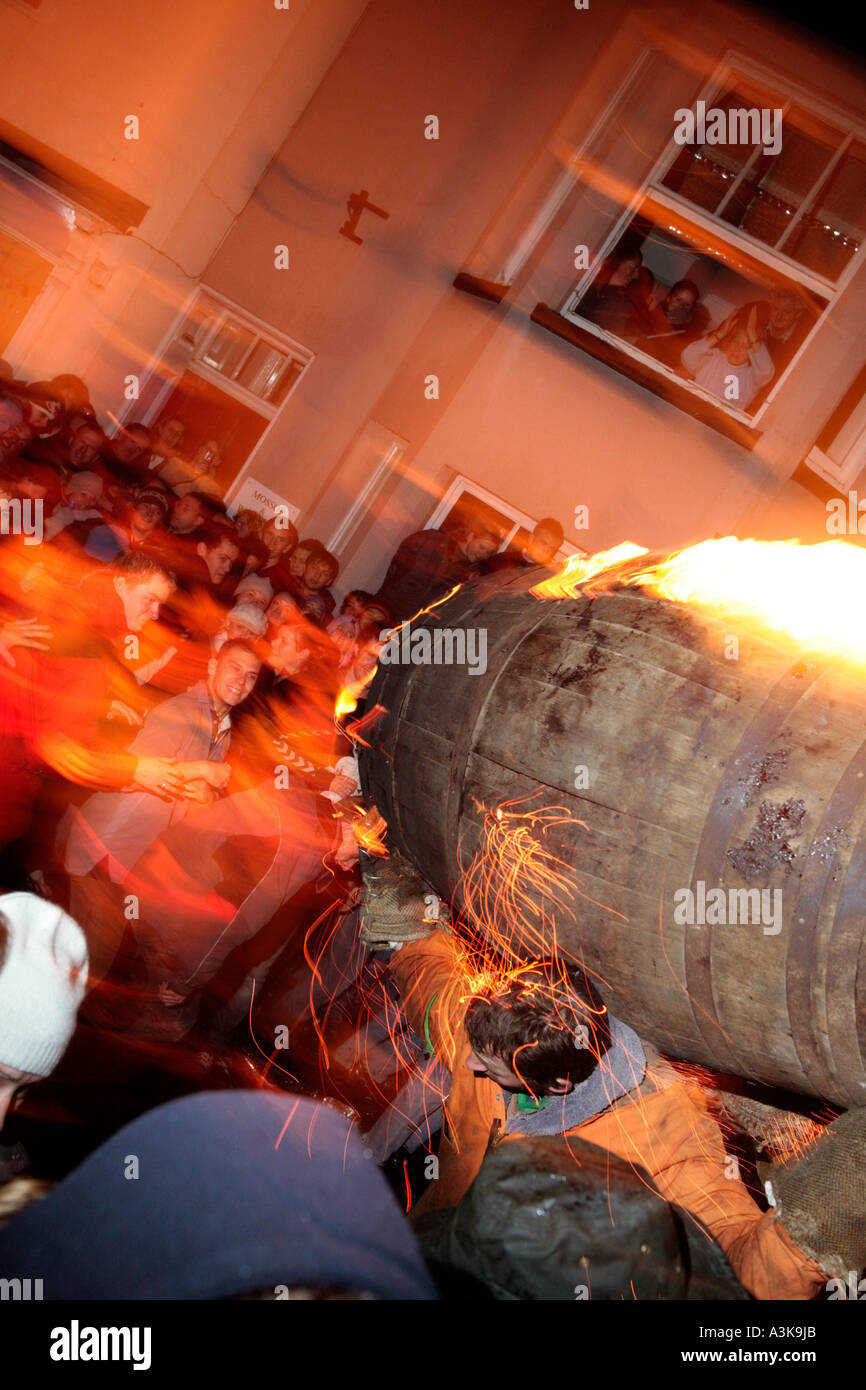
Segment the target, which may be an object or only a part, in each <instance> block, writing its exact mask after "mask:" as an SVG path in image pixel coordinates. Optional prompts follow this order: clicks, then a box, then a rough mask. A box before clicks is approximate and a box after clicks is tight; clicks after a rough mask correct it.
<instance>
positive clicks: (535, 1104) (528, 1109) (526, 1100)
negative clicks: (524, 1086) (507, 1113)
mask: <svg viewBox="0 0 866 1390" xmlns="http://www.w3.org/2000/svg"><path fill="white" fill-rule="evenodd" d="M549 1104H550V1097H549V1096H542V1097H541V1099H540V1100H533V1099H532V1096H528V1095H527V1094H526V1092H525V1091H518V1092H517V1108H518V1110H522V1111H523V1113H524V1114H529V1115H534V1114H536V1113H537V1112H538V1111H539V1110H543V1109H544V1107H545V1106H546V1105H549Z"/></svg>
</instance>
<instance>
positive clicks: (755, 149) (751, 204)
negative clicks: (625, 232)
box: [656, 73, 866, 284]
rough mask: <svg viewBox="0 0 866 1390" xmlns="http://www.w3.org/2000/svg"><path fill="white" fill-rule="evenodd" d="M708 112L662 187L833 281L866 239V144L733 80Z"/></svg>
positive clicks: (849, 130) (837, 125)
mask: <svg viewBox="0 0 866 1390" xmlns="http://www.w3.org/2000/svg"><path fill="white" fill-rule="evenodd" d="M703 105H704V109H703V112H701V111H697V112H696V113H695V115H696V120H695V131H694V134H695V137H696V138H695V139H694V142H693V143H691V144H683V145H682V146H681V148H680V149H679V152H678V153H677V154H676V157H675V158H674V159H673V160H672V162H670V163H669V165H668V167H667V169H666V170H665V171H664V173H663V174H662V175H661V177H659V178H658V179H657V183H656V186H657V187H658V188H659V189H660V190H668V191H669V192H671V193H674V194H676V195H677V197H679V198H682V199H683V200H684V201H685V202H687V203H690V204H692V206H694V207H696V208H700V209H702V210H703V211H705V212H707V213H709V214H710V215H711V216H712V217H714V218H717V219H719V221H721V222H723V223H726V224H727V226H729V227H732V228H737V229H738V230H739V231H741V232H743V233H745V234H746V235H747V236H749V237H753V238H754V239H755V240H756V241H758V242H760V243H761V244H762V245H763V246H767V247H769V248H771V249H772V250H773V251H775V252H776V253H777V254H779V255H781V256H784V257H785V258H786V259H789V260H791V261H793V262H794V264H795V265H797V266H801V267H802V268H803V269H805V270H808V271H812V272H813V273H814V274H816V275H819V276H820V277H821V278H822V279H824V280H826V281H827V282H828V283H829V284H835V282H836V281H837V280H838V279H839V276H840V275H841V274H842V272H843V271H844V269H845V267H846V266H847V265H848V264H849V262H850V261H851V259H852V258H853V257H854V256H855V255H856V253H857V252H858V251H859V249H860V243H861V241H862V240H863V238H864V236H866V143H864V141H863V140H862V139H858V137H857V134H856V132H855V130H854V128H853V127H852V126H851V125H850V124H846V123H845V122H843V121H841V120H839V121H838V122H836V121H830V120H823V119H821V117H820V116H818V115H816V114H815V113H813V112H811V111H809V110H807V109H806V108H805V106H803V105H801V104H800V103H797V102H794V101H789V100H786V99H785V98H784V96H783V95H782V94H781V93H779V92H771V91H767V90H762V89H761V88H760V87H757V86H756V85H755V84H754V83H750V82H749V81H748V80H747V79H746V78H745V77H744V76H742V75H738V74H734V73H732V74H731V76H730V78H729V79H728V80H727V82H725V83H724V90H721V91H717V93H716V94H715V95H714V96H712V97H711V98H710V99H709V100H708V101H705V102H704V104H703ZM708 112H710V113H712V114H711V115H710V116H709V119H708V118H707V116H708ZM716 112H721V113H722V114H723V119H722V120H719V119H718V118H717V117H716V116H715V113H716ZM764 112H766V113H770V114H771V116H772V121H768V120H766V118H765V119H764V122H763V133H769V135H770V141H769V143H768V144H765V143H764V140H763V138H762V129H761V122H759V121H758V120H756V119H755V114H757V115H760V114H762V113H764ZM753 113H754V114H753ZM776 113H778V115H776ZM701 114H702V115H703V119H702V120H699V119H698V117H699V116H701ZM731 135H734V136H737V137H742V136H745V137H746V138H737V139H735V140H733V141H732V140H731V138H730V137H731ZM701 136H703V138H700V137H701ZM756 137H757V138H756ZM777 143H778V148H775V146H776V144H777Z"/></svg>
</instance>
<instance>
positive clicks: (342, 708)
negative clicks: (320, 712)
mask: <svg viewBox="0 0 866 1390" xmlns="http://www.w3.org/2000/svg"><path fill="white" fill-rule="evenodd" d="M357 708H358V699H357V696H356V695H355V694H354V692H353V691H352V690H351V688H350V687H349V686H348V685H344V686H343V687H342V689H341V690H340V692H339V694H338V695H337V699H336V703H335V704H334V719H335V720H336V722H337V723H338V724H339V722H340V720H341V719H343V718H344V717H345V715H347V714H354V712H355V710H356V709H357Z"/></svg>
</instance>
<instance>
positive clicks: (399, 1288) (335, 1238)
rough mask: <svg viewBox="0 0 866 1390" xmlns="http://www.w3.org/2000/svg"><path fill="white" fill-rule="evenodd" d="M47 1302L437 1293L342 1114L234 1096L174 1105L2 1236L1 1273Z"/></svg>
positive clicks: (107, 1149)
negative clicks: (36, 1281)
mask: <svg viewBox="0 0 866 1390" xmlns="http://www.w3.org/2000/svg"><path fill="white" fill-rule="evenodd" d="M28 1276H29V1277H31V1278H33V1277H36V1278H41V1279H42V1281H43V1296H44V1297H45V1298H46V1299H219V1298H232V1297H236V1296H238V1295H240V1294H245V1293H254V1292H256V1291H258V1290H262V1289H268V1288H276V1287H277V1286H278V1285H286V1286H288V1288H289V1289H291V1288H292V1286H296V1287H300V1286H309V1285H313V1286H323V1287H329V1288H335V1289H346V1290H366V1291H369V1292H370V1293H373V1294H376V1295H378V1296H379V1297H380V1298H386V1299H389V1298H390V1299H435V1298H437V1297H438V1295H437V1292H436V1288H435V1286H434V1284H433V1283H432V1281H431V1278H430V1276H429V1274H428V1273H427V1270H426V1267H425V1265H424V1261H423V1259H422V1257H421V1254H420V1252H419V1249H418V1246H417V1244H416V1241H415V1236H414V1234H413V1232H412V1229H411V1227H410V1226H409V1223H408V1221H407V1220H406V1218H405V1217H404V1215H403V1213H402V1212H401V1211H400V1209H399V1207H398V1205H397V1203H396V1201H395V1199H394V1197H393V1195H392V1193H391V1191H390V1189H389V1187H388V1184H387V1183H386V1181H385V1179H384V1177H383V1176H382V1174H381V1173H380V1172H379V1170H378V1168H377V1167H376V1166H375V1164H374V1163H372V1162H371V1161H370V1159H369V1158H367V1157H366V1155H365V1153H364V1150H363V1148H362V1147H361V1144H360V1142H359V1140H358V1138H357V1136H356V1135H354V1134H352V1133H351V1125H350V1123H349V1121H348V1120H347V1119H345V1118H344V1117H343V1116H342V1115H340V1114H339V1113H337V1112H335V1111H333V1110H330V1109H328V1107H327V1106H324V1105H320V1104H318V1103H317V1102H315V1101H312V1100H308V1099H306V1098H305V1097H299V1096H292V1095H286V1094H284V1093H279V1094H277V1093H273V1092H271V1093H263V1092H261V1091H218V1092H207V1093H202V1094H198V1095H193V1096H185V1097H184V1098H183V1099H181V1100H174V1101H171V1102H170V1103H169V1104H167V1105H161V1106H159V1107H158V1109H156V1110H151V1111H149V1112H148V1113H147V1114H146V1115H142V1116H140V1117H139V1118H138V1119H137V1120H134V1121H133V1123H132V1124H130V1125H127V1126H126V1127H125V1128H124V1129H122V1130H120V1131H119V1132H118V1133H117V1134H115V1135H114V1136H113V1137H112V1138H111V1139H109V1140H108V1141H107V1143H105V1144H103V1145H101V1147H100V1148H98V1149H96V1150H95V1152H94V1153H92V1154H91V1155H90V1156H89V1157H88V1158H87V1159H85V1161H84V1163H82V1164H81V1166H80V1167H79V1168H76V1169H75V1171H74V1172H72V1173H70V1174H69V1176H68V1177H67V1178H65V1179H64V1180H63V1182H61V1183H60V1184H59V1185H58V1186H57V1187H56V1188H55V1189H54V1191H53V1192H52V1193H51V1194H50V1196H48V1197H46V1198H45V1199H44V1200H43V1201H41V1202H38V1203H36V1204H35V1205H34V1206H31V1207H30V1208H29V1209H28V1210H27V1211H25V1212H22V1214H21V1215H20V1216H18V1217H16V1218H15V1220H13V1221H12V1222H10V1224H9V1225H8V1226H7V1227H6V1229H5V1230H4V1231H2V1232H0V1277H2V1278H26V1277H28Z"/></svg>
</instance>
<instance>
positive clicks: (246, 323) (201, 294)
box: [174, 285, 314, 420]
mask: <svg viewBox="0 0 866 1390" xmlns="http://www.w3.org/2000/svg"><path fill="white" fill-rule="evenodd" d="M208 301H210V305H211V306H213V307H215V308H216V310H217V312H216V314H215V315H214V318H213V322H212V323H211V324H210V325H209V326H208V327H206V328H204V332H203V335H202V329H201V328H200V329H199V330H197V331H196V330H194V331H193V335H192V339H191V340H190V334H189V330H188V329H187V331H186V332H184V331H183V326H184V325H188V324H189V323H190V321H192V322H194V321H195V319H196V318H197V317H198V316H199V315H200V314H201V312H202V309H203V308H204V307H205V305H207V303H208ZM227 323H232V324H237V326H238V327H239V328H242V329H244V330H246V331H247V332H249V333H250V334H251V335H252V337H253V342H252V344H251V346H250V347H249V349H248V350H247V352H246V354H245V356H244V358H243V360H242V361H241V363H240V365H239V366H238V367H237V368H236V371H237V372H240V371H241V370H242V369H243V367H244V366H245V365H246V363H247V361H248V360H249V358H250V356H251V354H252V353H253V352H254V351H255V350H256V347H257V346H258V345H259V343H262V342H263V343H265V344H267V345H268V346H269V347H272V348H274V349H275V350H276V351H277V352H281V353H283V354H284V355H285V356H286V357H288V358H290V359H291V360H292V361H294V362H298V363H299V364H300V371H299V372H298V374H297V376H296V377H295V380H294V381H293V382H292V384H291V386H290V387H289V389H288V391H287V392H286V394H285V395H284V396H283V398H282V400H280V401H278V402H274V401H268V400H266V399H265V398H264V396H257V395H256V393H255V392H254V391H250V390H249V388H248V387H246V386H241V385H240V383H239V382H237V381H236V380H235V379H234V378H233V377H231V376H227V375H225V374H224V373H223V372H220V371H219V370H218V369H217V368H216V367H211V366H210V365H209V364H208V363H206V362H204V361H203V360H202V355H203V353H205V352H206V351H207V350H208V348H209V346H210V345H211V343H213V342H214V340H215V339H216V338H217V336H218V334H219V333H220V331H221V330H222V328H223V327H224V326H225V325H226V324H227ZM178 327H179V328H180V329H181V331H179V332H176V334H175V336H174V341H175V342H176V343H177V344H179V345H182V346H186V345H187V344H190V351H189V352H188V355H187V361H186V370H187V371H190V372H192V373H193V374H194V375H195V376H200V377H202V378H203V379H204V380H205V381H208V382H210V384H211V385H212V386H216V387H217V388H218V389H219V390H221V391H224V392H225V394H226V395H228V396H233V397H234V399H235V400H237V401H238V402H240V404H242V405H245V406H247V408H248V409H250V410H253V411H255V412H256V413H257V414H259V415H262V416H264V417H265V418H266V419H268V420H273V419H274V418H275V417H276V416H277V414H278V413H279V411H280V410H281V409H282V408H283V406H284V405H285V404H286V402H287V401H288V400H290V399H291V397H292V396H293V395H294V393H295V391H296V390H297V387H298V384H299V382H300V380H301V378H302V377H303V375H304V373H305V372H306V371H307V368H308V367H309V366H310V364H311V363H312V362H313V360H314V353H312V352H311V351H310V350H309V348H305V347H304V346H303V345H302V344H301V343H298V342H296V341H295V340H294V339H293V338H289V337H288V336H287V335H286V334H284V333H280V332H279V331H278V330H276V329H274V328H272V327H271V326H270V324H267V323H265V322H264V320H262V319H259V318H257V317H256V316H255V315H254V314H251V313H249V311H248V310H246V309H243V308H241V306H240V305H238V304H234V303H233V302H232V301H231V300H230V299H227V298H226V297H225V295H221V294H219V293H218V292H217V291H216V290H212V289H210V288H209V287H208V286H207V285H198V286H197V287H196V292H195V294H194V295H193V296H192V299H191V300H190V302H189V303H188V304H187V306H186V311H185V313H184V315H183V319H182V322H181V324H180V325H178Z"/></svg>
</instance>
